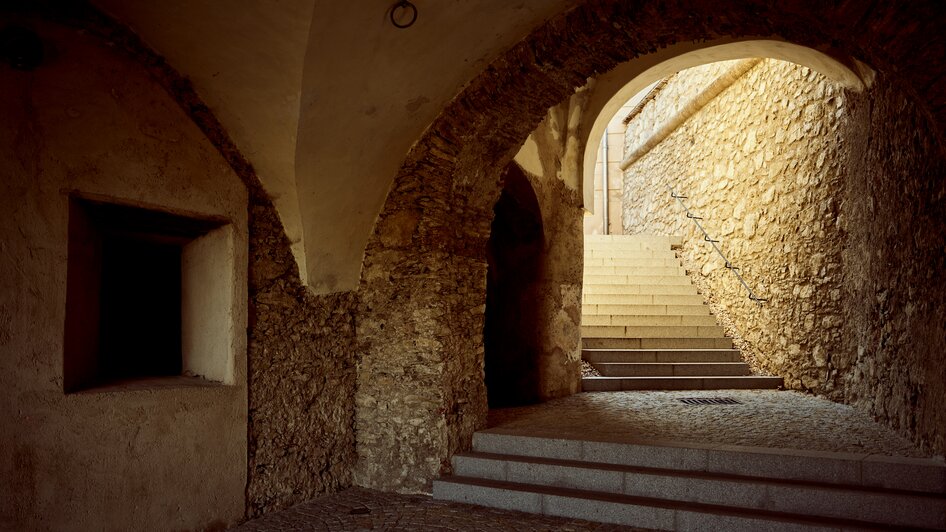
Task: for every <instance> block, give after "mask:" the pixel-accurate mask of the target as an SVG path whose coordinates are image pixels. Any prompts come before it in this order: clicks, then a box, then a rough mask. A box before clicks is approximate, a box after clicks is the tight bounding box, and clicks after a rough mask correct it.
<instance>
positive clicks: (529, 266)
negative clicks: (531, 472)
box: [483, 164, 544, 408]
mask: <svg viewBox="0 0 946 532" xmlns="http://www.w3.org/2000/svg"><path fill="white" fill-rule="evenodd" d="M493 212H494V213H495V217H494V218H493V224H492V229H491V231H490V238H489V244H488V247H487V255H486V257H487V263H488V265H489V267H488V270H487V280H486V324H485V325H484V328H483V335H484V339H483V345H484V349H485V355H484V358H485V368H484V369H485V373H486V375H485V379H486V394H487V399H488V402H489V406H490V408H496V407H504V406H516V405H522V404H529V403H534V402H536V401H538V400H539V399H540V394H539V377H540V375H539V367H538V363H539V350H540V349H541V346H540V344H539V342H538V338H537V335H538V334H539V331H540V328H539V324H538V320H539V309H538V307H537V305H536V304H535V300H536V296H537V290H536V289H535V288H536V281H537V279H538V277H539V276H540V275H541V272H540V270H541V268H542V252H543V248H544V238H543V228H542V214H541V212H540V211H539V202H538V200H537V199H536V197H535V192H534V191H533V190H532V185H531V184H530V183H529V180H528V179H527V178H526V176H525V175H524V174H523V173H522V170H520V169H519V167H518V166H517V165H515V164H511V165H509V167H508V168H507V170H506V173H505V174H504V176H503V190H502V193H501V194H500V196H499V201H497V202H496V206H495V207H494V208H493Z"/></svg>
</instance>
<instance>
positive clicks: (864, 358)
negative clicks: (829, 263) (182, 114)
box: [836, 76, 946, 455]
mask: <svg viewBox="0 0 946 532" xmlns="http://www.w3.org/2000/svg"><path fill="white" fill-rule="evenodd" d="M855 102H856V112H857V123H858V125H859V126H860V127H858V128H857V129H856V130H854V131H853V132H852V135H851V139H850V140H849V141H848V142H847V144H848V145H849V146H851V149H852V154H851V157H850V163H849V164H850V168H851V172H850V173H849V175H848V177H847V180H846V183H845V185H846V186H845V190H844V202H843V204H842V209H841V216H842V218H843V220H844V223H843V225H844V227H845V229H846V234H847V238H846V240H845V242H844V247H843V252H842V264H843V269H844V282H843V298H844V312H843V318H844V325H845V326H844V335H845V339H846V340H847V346H846V349H845V350H844V351H842V352H841V353H839V354H840V355H842V356H841V357H836V358H840V360H838V361H837V362H836V364H838V365H840V366H843V367H844V368H846V371H845V373H844V374H843V376H842V380H843V383H844V399H845V401H847V402H849V403H851V404H854V405H856V406H858V407H859V408H863V409H865V410H867V411H868V412H870V413H871V414H873V415H874V416H876V417H877V418H878V419H881V420H883V421H884V422H886V423H887V424H889V425H890V426H892V427H894V428H896V429H898V430H899V431H900V432H901V433H902V434H905V435H909V436H910V437H912V438H913V439H914V440H915V441H916V442H917V443H919V444H920V445H921V447H922V448H923V449H924V450H926V451H929V452H934V453H938V454H940V455H946V431H944V427H946V411H944V409H943V403H944V400H946V370H944V369H943V368H944V367H946V290H944V288H943V279H944V278H946V264H944V263H946V164H944V155H943V151H942V149H941V147H939V146H937V144H936V142H935V139H934V138H933V137H932V135H930V133H929V132H930V129H931V126H930V123H929V121H928V119H927V117H926V116H924V115H923V114H922V113H921V112H920V110H919V109H918V108H917V105H916V104H915V103H914V102H912V101H911V99H910V98H909V97H907V96H905V95H904V93H903V91H902V90H901V89H900V88H899V87H898V86H897V85H896V84H895V83H893V82H892V81H891V80H890V79H889V78H887V77H886V76H880V77H879V78H878V80H877V83H876V84H875V86H874V87H873V88H872V89H871V90H870V91H869V92H868V93H867V94H865V95H861V96H859V97H857V98H856V99H855Z"/></svg>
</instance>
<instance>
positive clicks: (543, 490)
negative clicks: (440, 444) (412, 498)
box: [433, 477, 895, 532]
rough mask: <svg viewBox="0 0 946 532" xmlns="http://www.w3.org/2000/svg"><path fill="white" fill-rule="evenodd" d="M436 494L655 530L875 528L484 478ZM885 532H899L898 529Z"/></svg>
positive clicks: (446, 481)
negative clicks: (895, 531) (896, 531)
mask: <svg viewBox="0 0 946 532" xmlns="http://www.w3.org/2000/svg"><path fill="white" fill-rule="evenodd" d="M433 492H434V493H433V497H434V499H437V500H445V501H452V502H460V503H464V504H476V505H480V506H487V507H490V508H499V509H502V510H514V511H519V512H527V513H533V514H542V515H549V516H555V517H567V518H572V519H584V520H588V521H596V522H600V523H610V524H616V525H624V526H631V527H635V528H646V529H652V530H678V531H687V530H726V531H733V532H736V531H743V530H744V531H757V530H783V531H788V530H792V531H808V530H818V531H826V530H831V531H840V530H862V529H868V528H870V527H869V526H868V524H867V523H863V522H853V521H844V522H841V521H840V520H829V519H825V518H822V519H812V518H809V519H804V518H803V517H800V516H786V515H783V514H776V513H773V512H764V511H754V512H752V511H746V510H737V509H729V508H721V507H716V506H710V505H700V504H692V503H690V504H683V503H676V502H670V501H665V500H656V499H646V498H642V497H631V496H628V495H615V494H609V493H600V492H587V491H583V490H574V489H570V488H557V487H548V486H532V485H521V484H515V483H512V482H505V481H500V480H485V479H479V478H466V477H446V478H442V479H438V480H435V481H434V486H433ZM832 525H833V526H832ZM872 528H873V529H877V528H876V527H872ZM886 529H888V530H895V529H894V528H886Z"/></svg>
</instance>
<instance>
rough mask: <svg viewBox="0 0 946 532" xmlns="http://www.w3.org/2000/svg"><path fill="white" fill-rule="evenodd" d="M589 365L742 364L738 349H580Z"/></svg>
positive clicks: (582, 356)
mask: <svg viewBox="0 0 946 532" xmlns="http://www.w3.org/2000/svg"><path fill="white" fill-rule="evenodd" d="M581 358H582V359H584V360H585V361H587V362H589V363H591V364H607V363H627V364H632V363H641V362H664V363H666V362H742V354H740V353H739V350H738V349H582V351H581Z"/></svg>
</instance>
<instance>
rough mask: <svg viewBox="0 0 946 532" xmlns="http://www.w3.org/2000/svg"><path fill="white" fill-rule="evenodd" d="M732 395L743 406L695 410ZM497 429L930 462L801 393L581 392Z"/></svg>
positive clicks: (501, 414)
mask: <svg viewBox="0 0 946 532" xmlns="http://www.w3.org/2000/svg"><path fill="white" fill-rule="evenodd" d="M684 397H732V398H733V399H736V400H738V401H740V402H741V403H742V404H739V405H711V406H710V405H688V404H685V403H682V402H680V401H679V399H680V398H684ZM489 425H490V427H502V428H503V429H516V430H517V431H518V430H519V429H522V430H523V432H529V433H542V434H543V435H548V434H561V435H563V436H570V437H587V438H591V439H595V438H601V439H605V440H609V441H610V440H622V439H623V440H628V441H635V440H636V441H641V440H664V441H666V440H670V441H675V442H695V443H703V444H705V443H718V444H729V445H746V446H758V447H776V448H787V449H806V450H813V451H829V452H853V453H870V454H882V455H887V456H906V457H923V456H928V455H925V454H923V453H922V452H920V451H919V450H918V449H917V448H916V447H915V446H914V445H913V443H911V442H910V441H909V440H907V439H905V438H903V437H901V436H899V435H898V434H897V433H895V432H894V431H893V430H891V429H889V428H887V427H885V426H883V425H881V424H879V423H876V422H874V420H872V419H871V418H870V417H869V416H867V415H866V414H864V413H862V412H859V411H857V410H855V409H854V408H852V407H850V406H847V405H841V404H837V403H833V402H831V401H827V400H825V399H819V398H817V397H813V396H810V395H805V394H802V393H799V392H789V391H775V390H716V391H682V392H597V393H580V394H576V395H572V396H570V397H565V398H562V399H556V400H554V401H549V402H547V403H544V404H541V405H535V406H526V407H518V408H506V409H501V410H492V411H490V418H489Z"/></svg>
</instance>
